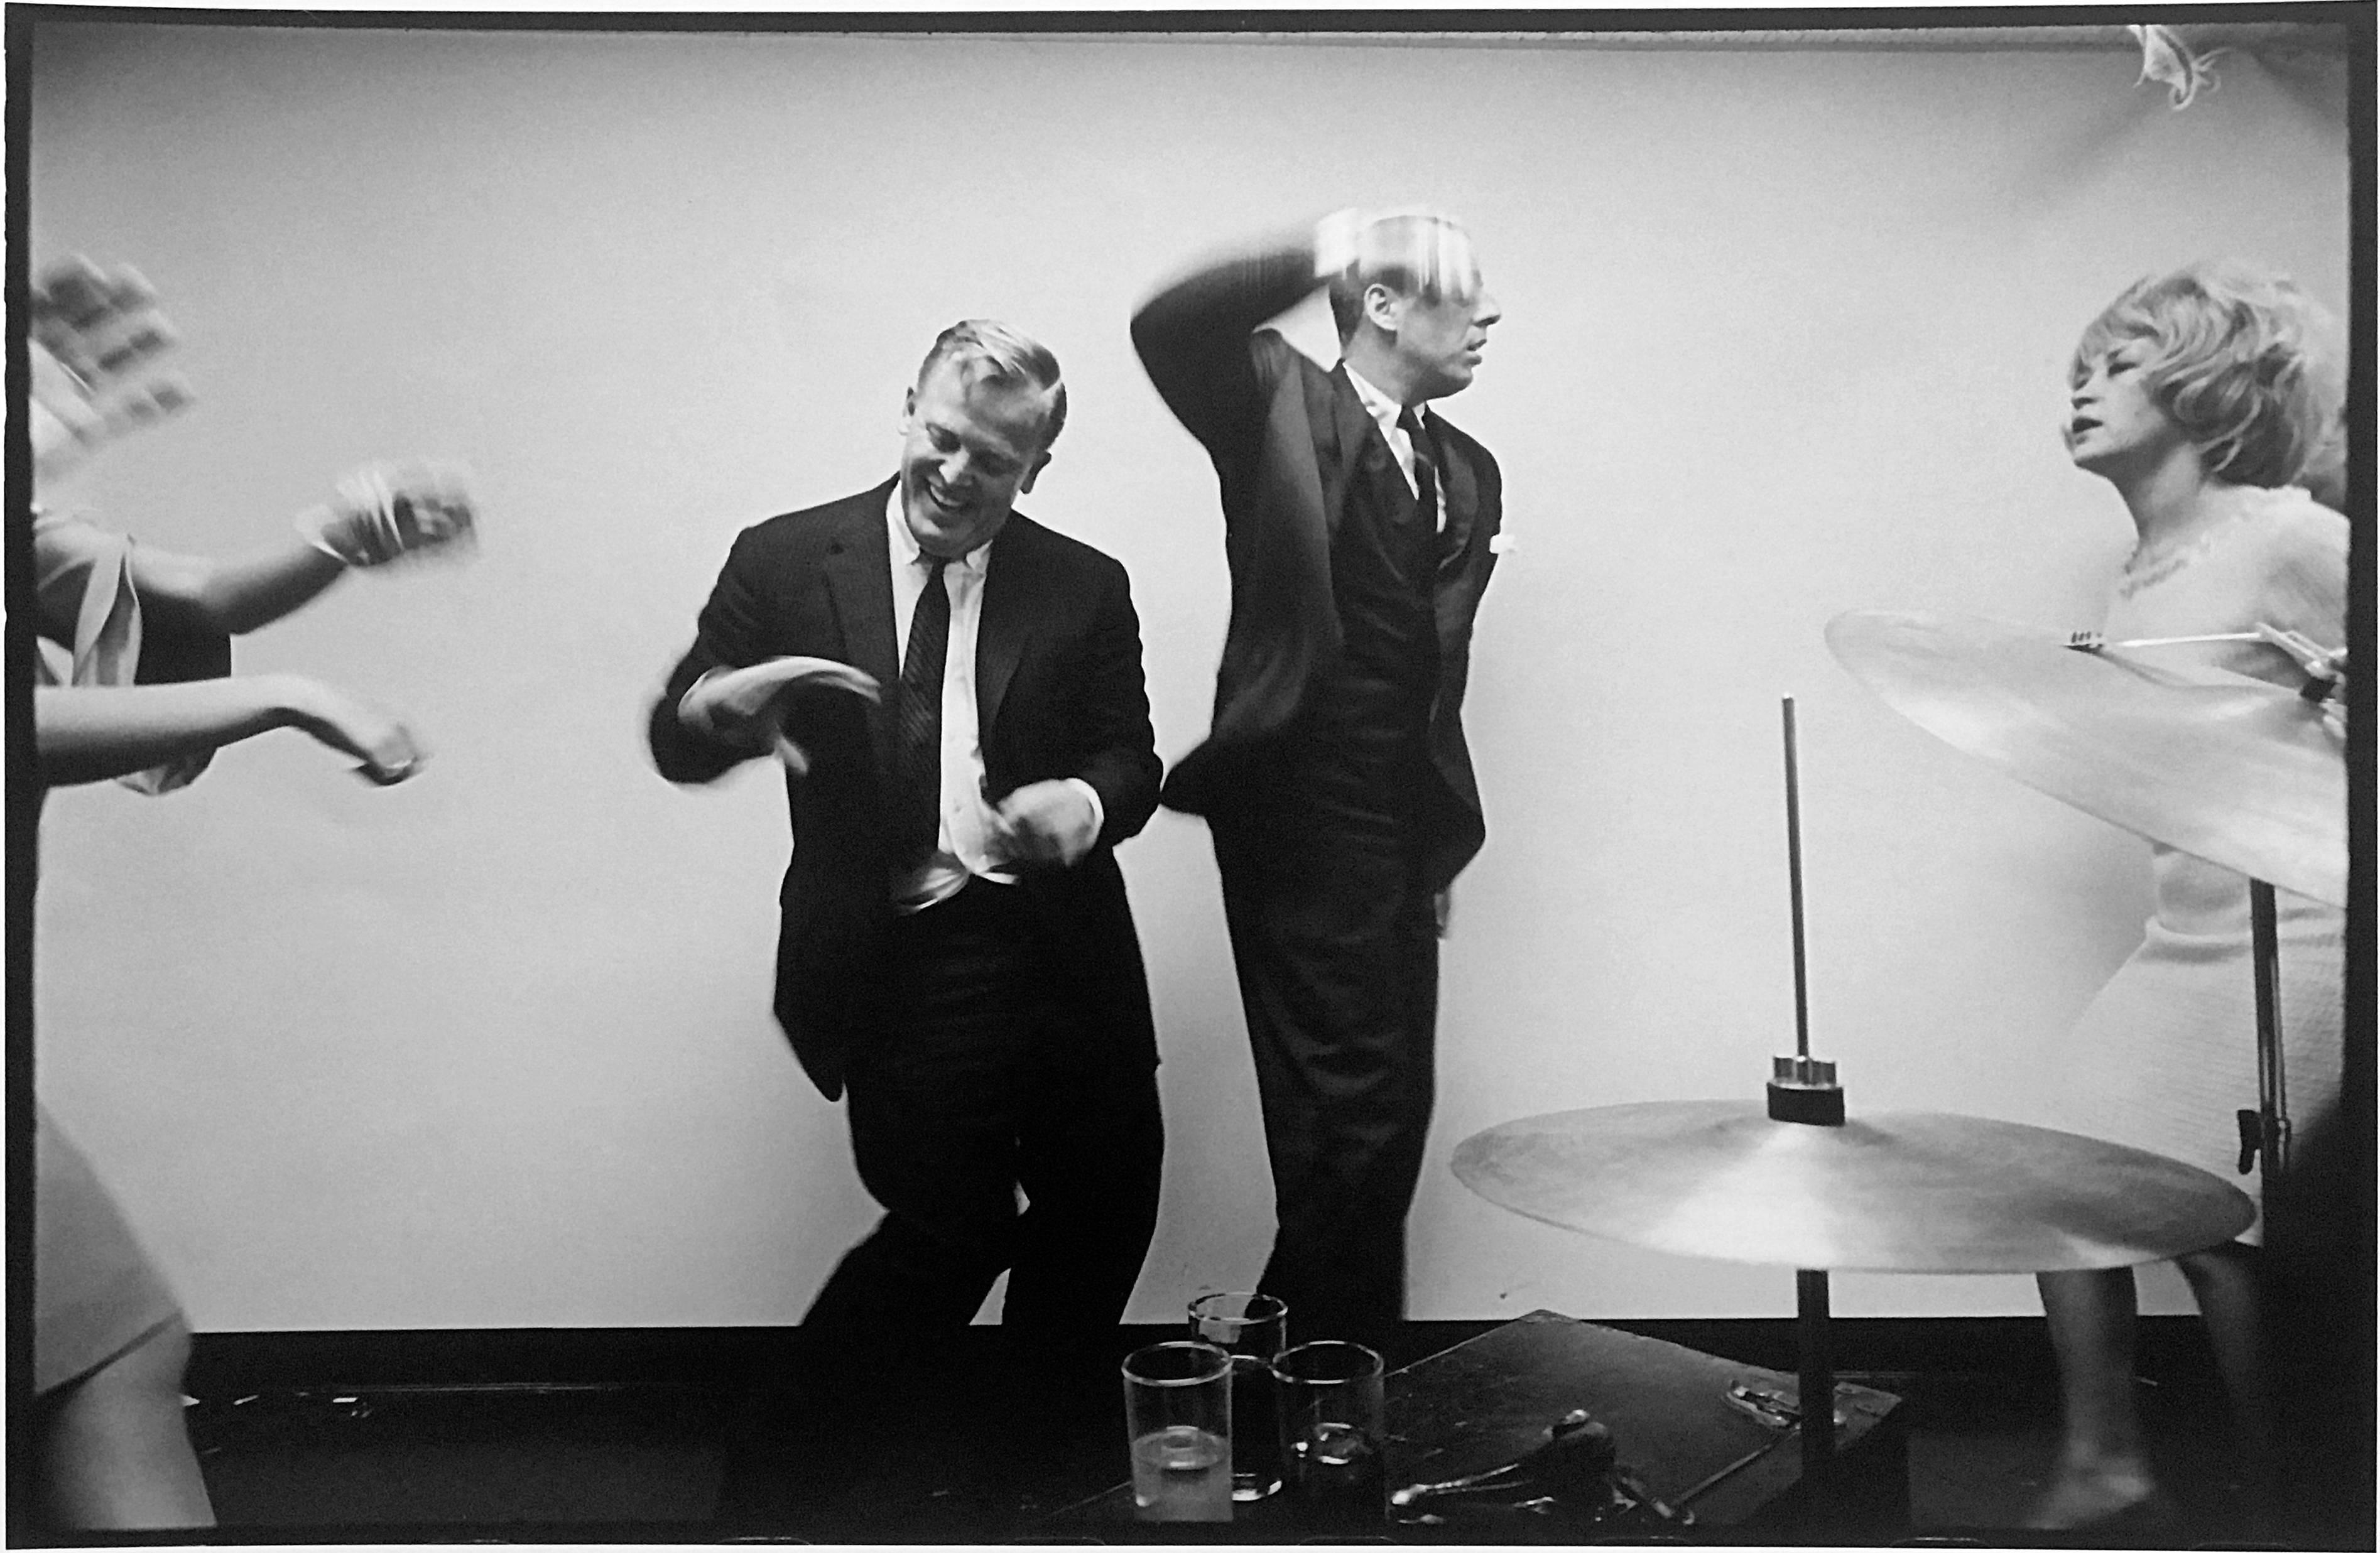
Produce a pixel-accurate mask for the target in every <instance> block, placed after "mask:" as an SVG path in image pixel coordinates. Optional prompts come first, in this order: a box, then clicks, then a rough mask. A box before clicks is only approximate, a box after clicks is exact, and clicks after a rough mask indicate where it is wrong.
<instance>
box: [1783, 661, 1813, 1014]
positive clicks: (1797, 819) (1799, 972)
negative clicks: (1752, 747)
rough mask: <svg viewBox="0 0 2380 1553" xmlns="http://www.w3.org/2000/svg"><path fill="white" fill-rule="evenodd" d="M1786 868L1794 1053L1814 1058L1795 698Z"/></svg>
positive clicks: (1789, 727)
mask: <svg viewBox="0 0 2380 1553" xmlns="http://www.w3.org/2000/svg"><path fill="white" fill-rule="evenodd" d="M1785 866H1786V872H1787V877H1788V879H1789V880H1791V886H1792V891H1793V1051H1794V1055H1796V1056H1798V1057H1807V1056H1809V1055H1810V969H1809V964H1808V955H1807V952H1806V951H1805V950H1804V948H1803V936H1802V770H1801V762H1800V760H1799V759H1798V758H1797V757H1796V755H1795V752H1794V741H1793V698H1792V697H1791V696H1788V697H1786V698H1785Z"/></svg>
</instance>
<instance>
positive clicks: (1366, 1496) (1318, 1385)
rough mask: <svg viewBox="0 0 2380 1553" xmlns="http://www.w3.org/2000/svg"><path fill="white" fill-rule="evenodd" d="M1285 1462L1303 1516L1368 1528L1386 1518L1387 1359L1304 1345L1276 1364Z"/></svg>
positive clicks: (1342, 1346) (1356, 1349)
mask: <svg viewBox="0 0 2380 1553" xmlns="http://www.w3.org/2000/svg"><path fill="white" fill-rule="evenodd" d="M1272 1373H1273V1381H1274V1384H1275V1385H1276V1386H1277V1387H1278V1388H1279V1411H1280V1419H1281V1468H1282V1474H1283V1476H1284V1477H1285V1478H1286V1479H1287V1481H1288V1485H1289V1491H1290V1495H1291V1497H1292V1498H1294V1499H1295V1500H1296V1501H1297V1502H1298V1506H1299V1510H1300V1511H1301V1513H1302V1514H1303V1516H1304V1517H1305V1519H1306V1520H1308V1521H1309V1522H1312V1523H1318V1524H1322V1525H1344V1526H1351V1527H1353V1526H1361V1525H1365V1524H1366V1523H1378V1521H1380V1520H1381V1518H1382V1517H1384V1516H1385V1515H1387V1513H1388V1507H1389V1478H1388V1462H1387V1443H1388V1442H1387V1435H1386V1432H1385V1427H1384V1424H1383V1416H1382V1408H1381V1396H1380V1356H1379V1355H1378V1353H1373V1352H1372V1351H1371V1350H1370V1349H1368V1348H1366V1347H1364V1346H1363V1345H1362V1344H1360V1343H1354V1342H1305V1343H1300V1344H1298V1345H1297V1346H1296V1347H1294V1348H1290V1349H1285V1350H1283V1351H1282V1353H1281V1356H1280V1357H1279V1358H1277V1359H1275V1360H1274V1361H1273V1362H1272Z"/></svg>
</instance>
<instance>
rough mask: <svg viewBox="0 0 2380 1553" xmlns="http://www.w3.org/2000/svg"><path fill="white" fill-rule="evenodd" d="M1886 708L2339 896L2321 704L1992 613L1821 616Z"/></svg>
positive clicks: (2185, 847) (2010, 768) (1976, 752)
mask: <svg viewBox="0 0 2380 1553" xmlns="http://www.w3.org/2000/svg"><path fill="white" fill-rule="evenodd" d="M1827 645H1828V647H1829V648H1831V649H1834V654H1835V657H1836V658H1837V659H1838V660H1839V661H1840V662H1841V663H1842V665H1843V667H1845V668H1846V669H1849V670H1850V671H1851V672H1852V674H1853V675H1854V676H1855V677H1856V678H1857V679H1858V680H1859V681H1860V683H1862V684H1863V685H1865V686H1867V687H1868V688H1869V689H1870V690H1873V691H1875V692H1876V694H1877V695H1878V696H1880V697H1882V698H1883V699H1884V702H1885V704H1886V705H1888V706H1889V707H1891V708H1892V710H1895V711H1897V712H1899V713H1900V714H1901V715H1902V716H1903V717H1906V718H1908V719H1909V720H1910V721H1911V722H1914V723H1916V724H1917V725H1918V726H1919V727H1921V728H1923V729H1925V731H1926V732H1927V733H1929V734H1933V735H1934V736H1935V737H1937V738H1938V739H1941V740H1943V741H1944V742H1945V743H1947V744H1949V745H1950V746H1952V747H1954V748H1957V749H1961V750H1963V751H1965V752H1966V753H1967V754H1969V755H1972V756H1974V757H1975V758H1978V759H1980V760H1983V761H1985V763H1986V764H1989V765H1991V766H1994V767H1996V768H1998V770H2001V771H2003V772H2005V773H2007V774H2008V775H2010V776H2012V777H2014V778H2016V780H2017V781H2019V782H2022V783H2024V784H2025V785H2027V786H2028V787H2032V788H2035V789H2037V790H2038V791H2040V792H2043V793H2046V794H2048V795H2050V796H2051V797H2053V798H2057V799H2059V800H2061V801H2062V802H2065V803H2069V804H2071V805H2073V806H2074V807H2076V808H2079V809H2081V810H2082V811H2083V813H2085V814H2090V815H2095V816H2097V817H2098V818H2099V819H2105V820H2107V821H2108V822H2109V823H2111V824H2114V825H2119V826H2121V827H2123V828H2124V829H2125V830H2127V831H2131V832H2132V833H2133V834H2135V835H2140V836H2145V837H2147V838H2148V839H2149V840H2150V841H2153V842H2158V843H2163V844H2164V845H2167V846H2170V847H2174V848H2176V849H2178V850H2180V851H2182V852H2187V853H2190V854H2192V855H2194V856H2198V857H2203V858H2204V859H2206V860H2207V861H2208V862H2210V863H2215V864H2217V865H2219V866H2221V867H2227V868H2231V869H2234V870H2236V871H2238V872H2240V873H2243V874H2246V875H2248V876H2250V877H2251V878H2253V879H2260V880H2264V881H2265V883H2267V884H2271V885H2275V886H2277V887H2278V888H2280V889H2283V890H2288V891H2290V892H2294V893H2297V894H2300V895H2305V896H2309V897H2311V898H2312V899H2313V900H2317V901H2321V902H2324V903H2325V904H2330V905H2335V906H2344V905H2345V904H2347V763H2346V759H2345V755H2344V751H2343V749H2342V748H2341V746H2340V743H2339V740H2338V737H2337V735H2335V734H2332V733H2331V732H2330V731H2329V730H2328V729H2327V728H2326V727H2325V725H2324V722H2323V718H2322V713H2321V710H2320V709H2319V708H2317V707H2315V706H2313V705H2312V704H2311V703H2309V702H2308V701H2306V700H2305V699H2304V698H2302V697H2300V696H2297V695H2293V694H2291V693H2290V692H2289V691H2288V690H2284V689H2282V688H2280V687H2279V686H2272V685H2267V684H2265V682H2264V681H2262V680H2255V679H2250V678H2248V677H2247V676H2245V675H2243V674H2234V673H2226V672H2225V671H2223V670H2220V669H2213V668H2208V667H2205V666H2204V665H2200V664H2194V663H2185V662H2182V661H2179V660H2175V661H2167V660H2165V659H2161V658H2151V657H2149V656H2147V655H2146V653H2145V652H2128V651H2126V650H2124V649H2116V648H2110V649H2103V650H2100V651H2097V652H2077V651H2075V650H2074V649H2070V648H2069V647H2068V646H2067V645H2066V642H2065V638H2064V637H2060V636H2058V634H2057V633H2056V632H2053V631H2048V630H2045V629H2042V628H2041V627H2038V626H2030V625H2009V624H2006V623H2003V622H2000V621H1996V620H1985V619H1980V618H1975V617H1968V616H1958V615H1937V614H1902V613H1886V612H1883V611H1867V610H1862V611H1854V612H1852V613H1849V614H1841V615H1837V616H1836V617H1835V618H1834V620H1833V621H1831V622H1830V623H1828V626H1827Z"/></svg>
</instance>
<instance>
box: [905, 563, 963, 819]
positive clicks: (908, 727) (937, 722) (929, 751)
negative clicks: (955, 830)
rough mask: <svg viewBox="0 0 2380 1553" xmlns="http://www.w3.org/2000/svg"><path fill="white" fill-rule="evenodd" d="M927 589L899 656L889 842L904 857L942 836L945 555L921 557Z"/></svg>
mask: <svg viewBox="0 0 2380 1553" xmlns="http://www.w3.org/2000/svg"><path fill="white" fill-rule="evenodd" d="M918 559H919V560H921V561H925V562H927V563H928V564H929V570H928V572H927V574H926V590H925V591H924V592H922V593H920V594H918V595H917V613H915V614H913V615H911V616H910V617H909V649H908V651H906V652H905V653H904V654H902V657H901V708H900V742H899V746H898V751H897V759H896V769H895V772H894V775H895V778H896V780H895V783H894V788H895V792H896V798H895V802H896V805H897V807H896V811H895V814H894V817H893V822H892V844H893V847H894V849H895V851H896V852H897V854H898V855H900V856H902V857H905V858H908V857H921V856H924V855H927V854H929V853H930V852H932V851H933V850H934V843H936V842H937V841H938V840H940V839H941V808H942V668H943V664H944V661H946V660H947V659H948V658H949V656H950V649H951V594H950V589H949V588H947V587H945V586H944V584H943V582H942V570H943V568H944V567H946V566H948V565H949V564H950V559H949V557H947V556H940V555H923V556H920V557H918Z"/></svg>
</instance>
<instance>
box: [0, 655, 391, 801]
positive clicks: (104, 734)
mask: <svg viewBox="0 0 2380 1553" xmlns="http://www.w3.org/2000/svg"><path fill="white" fill-rule="evenodd" d="M275 728H300V729H303V730H304V731H305V732H306V733H308V734H311V735H312V736H313V737H315V738H316V739H319V740H321V741H322V743H324V744H326V745H329V746H332V747H333V748H334V749H340V750H344V751H346V753H348V754H350V755H353V756H355V757H357V758H358V759H360V760H362V761H363V763H364V770H365V774H366V775H368V776H370V778H372V780H374V781H376V782H383V783H388V782H395V781H400V780H402V779H403V778H405V777H406V776H408V775H410V774H411V773H412V771H413V770H414V768H415V767H416V766H418V765H419V763H420V759H421V752H420V750H419V747H418V746H416V744H415V742H414V740H413V736H412V734H411V733H410V731H409V730H407V728H406V727H405V725H404V724H403V723H402V722H398V721H397V720H396V719H395V718H393V717H390V716H389V715H388V714H386V713H384V712H382V711H380V710H377V709H375V708H372V707H370V706H367V705H366V704H364V703H362V702H360V701H358V700H356V699H354V698H351V697H349V696H347V695H346V694H345V693H344V692H341V691H338V690H335V689H334V688H333V687H331V686H327V685H323V684H322V683H321V682H320V681H317V680H312V679H308V678H306V677H305V676H303V675H299V674H258V675H254V676H250V677H248V678H243V679H216V680H199V681H194V682H191V683H188V684H183V685H140V686H36V687H35V689H34V691H33V747H34V758H35V761H36V763H37V765H38V766H39V768H40V770H41V773H42V781H44V782H46V783H52V784H55V785H67V784H72V783H85V782H103V781H105V780H107V779H108V778H110V777H118V776H123V775H126V774H128V773H129V772H133V771H140V770H147V769H149V768H151V767H152V766H161V765H164V764H167V763H169V762H171V761H175V760H180V759H183V758H188V757H189V756H193V755H204V754H208V753H210V752H212V751H213V750H216V749H219V748H221V747H222V746H225V745H227V744H237V743H238V742H239V741H240V740H242V739H248V738H253V737H254V736H255V735H257V734H263V733H269V732H270V731H272V730H273V729H275Z"/></svg>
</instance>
